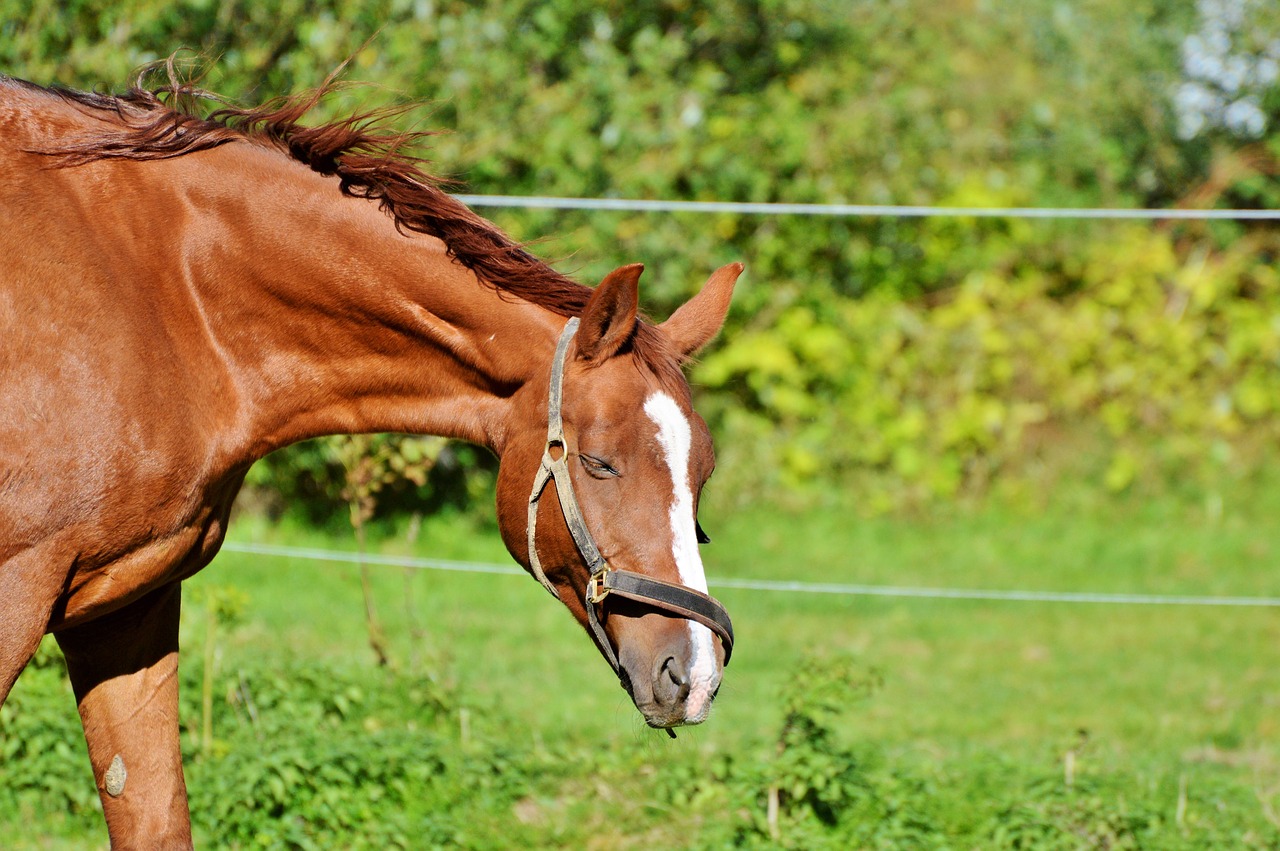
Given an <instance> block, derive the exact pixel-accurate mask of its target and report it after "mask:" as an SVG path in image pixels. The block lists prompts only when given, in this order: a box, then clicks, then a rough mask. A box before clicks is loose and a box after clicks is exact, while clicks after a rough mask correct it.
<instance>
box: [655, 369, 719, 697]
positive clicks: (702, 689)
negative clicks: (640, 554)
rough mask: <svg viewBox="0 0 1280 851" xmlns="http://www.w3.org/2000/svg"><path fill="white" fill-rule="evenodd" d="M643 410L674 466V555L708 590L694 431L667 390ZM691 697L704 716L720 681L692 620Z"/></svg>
mask: <svg viewBox="0 0 1280 851" xmlns="http://www.w3.org/2000/svg"><path fill="white" fill-rule="evenodd" d="M644 412H645V414H646V415H648V417H649V419H651V420H653V421H654V423H656V424H657V426H658V444H659V445H660V446H661V447H662V451H663V454H664V455H665V456H666V460H667V466H668V467H669V468H670V470H671V487H672V500H671V510H670V512H669V515H668V516H669V518H670V522H671V554H672V556H673V557H674V558H675V562H676V570H677V571H678V572H679V574H680V582H681V583H682V584H684V585H687V586H688V587H690V588H692V589H694V590H695V591H701V592H702V593H704V594H705V593H707V576H706V573H705V572H704V571H703V569H702V556H701V555H700V554H699V553H698V533H697V527H696V525H695V524H696V518H695V517H694V513H693V489H692V486H691V485H690V470H689V452H690V447H691V445H692V441H693V433H692V431H691V429H690V427H689V420H688V418H687V417H685V415H684V412H683V411H681V410H680V406H679V405H678V404H676V400H675V399H672V398H671V397H670V396H668V395H667V394H666V393H655V394H654V395H652V396H650V397H649V398H648V399H647V400H646V401H645V403H644ZM689 639H690V640H689V646H690V661H689V699H688V701H687V703H686V709H687V713H688V715H689V718H690V720H693V719H694V718H698V719H699V720H700V718H701V716H702V715H704V714H705V713H706V711H707V709H708V707H709V706H710V702H711V695H712V692H713V691H714V689H715V686H716V654H715V647H714V645H713V644H712V643H711V630H709V629H707V628H706V627H705V626H703V625H702V624H700V623H697V622H695V621H689Z"/></svg>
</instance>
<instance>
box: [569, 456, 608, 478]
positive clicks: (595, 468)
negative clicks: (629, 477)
mask: <svg viewBox="0 0 1280 851" xmlns="http://www.w3.org/2000/svg"><path fill="white" fill-rule="evenodd" d="M578 459H579V460H580V461H582V466H584V467H586V468H587V472H588V473H590V474H591V475H593V476H595V477H596V478H606V477H610V476H617V475H618V471H617V470H615V469H614V468H613V467H612V466H610V465H609V464H608V463H607V462H605V461H601V460H600V459H599V458H593V457H592V456H590V455H583V454H581V453H579V454H578Z"/></svg>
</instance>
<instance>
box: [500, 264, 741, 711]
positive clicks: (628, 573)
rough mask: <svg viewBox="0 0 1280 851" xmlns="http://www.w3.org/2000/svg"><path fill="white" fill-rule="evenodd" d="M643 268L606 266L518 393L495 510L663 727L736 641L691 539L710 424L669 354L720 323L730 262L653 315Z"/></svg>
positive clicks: (675, 356) (708, 690)
mask: <svg viewBox="0 0 1280 851" xmlns="http://www.w3.org/2000/svg"><path fill="white" fill-rule="evenodd" d="M641 270H642V267H641V266H639V265H633V266H624V267H622V268H620V269H617V270H615V271H614V272H612V273H611V274H609V275H608V276H607V277H606V278H605V280H604V281H603V283H601V284H600V286H599V287H597V288H596V290H595V291H594V293H593V294H592V296H591V298H590V300H589V301H588V303H587V305H586V307H585V309H584V310H583V311H582V313H581V316H579V317H575V318H573V319H571V320H570V321H569V322H568V324H567V325H566V326H565V329H564V331H563V332H562V334H561V335H560V342H559V345H558V347H557V351H556V354H555V356H553V358H552V362H551V363H550V364H549V365H548V367H547V370H546V372H545V373H542V375H544V376H545V378H543V379H542V380H539V381H535V382H531V385H532V386H531V387H528V388H526V389H525V390H523V391H521V392H522V394H523V395H524V396H525V398H523V399H520V400H518V404H517V405H516V410H517V411H518V412H519V413H518V415H517V418H516V419H517V420H518V421H517V422H513V423H510V424H509V428H510V432H509V434H510V438H509V440H508V441H507V443H506V445H505V447H504V448H503V450H502V451H501V467H500V472H499V478H498V516H499V525H500V527H501V529H502V534H503V538H504V540H505V541H506V544H507V547H508V549H510V550H511V552H512V554H513V556H515V558H516V559H517V560H518V561H520V562H521V563H522V564H524V565H525V567H526V568H527V569H529V570H530V572H531V573H533V574H534V576H535V577H537V578H538V579H539V580H541V581H542V582H543V584H544V585H545V586H546V587H547V590H549V591H550V592H551V593H552V594H553V595H555V596H556V597H558V598H559V599H560V600H561V602H563V603H564V605H565V606H566V607H567V608H568V609H569V611H570V612H571V613H572V614H573V615H574V617H575V618H577V620H578V622H579V623H581V624H582V625H583V626H584V627H586V628H587V630H588V633H589V634H590V635H591V636H592V637H593V639H594V640H595V642H596V644H597V646H598V647H599V649H600V651H601V654H602V655H603V656H604V657H605V658H606V660H608V661H609V663H610V664H611V665H612V666H613V667H614V669H615V671H616V673H617V675H618V677H619V679H620V681H621V682H622V685H623V687H624V688H626V690H627V691H628V693H629V694H630V695H631V698H632V700H633V701H634V702H635V705H636V708H637V709H639V710H640V712H641V713H642V714H643V715H644V718H645V720H646V721H647V722H648V723H649V725H650V726H653V727H662V728H668V729H669V728H671V727H676V726H680V725H683V724H697V723H700V722H702V721H703V720H705V719H706V717H707V714H708V712H709V711H710V708H711V703H712V700H713V698H714V697H715V694H716V691H717V689H718V688H719V686H720V681H721V677H722V675H723V669H724V665H725V663H726V662H727V661H728V657H729V654H730V653H731V652H732V640H733V638H732V635H733V633H732V627H731V626H730V624H729V620H728V616H727V614H725V613H724V610H723V608H722V607H720V605H719V603H717V602H716V601H715V600H714V599H712V598H710V597H709V596H707V595H706V591H707V586H706V578H705V575H704V572H703V567H702V560H701V557H700V555H699V552H698V544H699V543H700V542H702V540H703V539H704V536H703V534H702V531H701V528H700V527H699V526H698V522H697V509H698V500H699V496H700V494H701V491H702V487H703V485H704V484H705V483H706V481H707V478H708V477H709V476H710V475H711V471H712V468H713V467H714V452H713V449H712V444H711V435H710V432H709V431H708V429H707V425H706V423H705V422H704V421H703V420H702V418H701V417H699V416H698V414H697V413H696V412H694V410H693V407H692V404H691V399H690V391H689V385H688V382H687V381H686V380H685V378H684V375H683V373H682V372H681V369H680V365H681V364H682V363H683V361H684V360H686V359H687V358H688V357H690V356H691V355H692V354H694V353H695V352H696V351H697V350H698V349H700V348H702V347H703V346H704V345H706V344H707V343H708V342H709V341H710V340H711V338H712V337H714V336H715V334H716V333H717V332H718V331H719V329H720V326H721V325H722V324H723V322H724V318H725V314H726V312H727V311H728V306H729V298H730V295H731V294H732V291H733V285H734V282H735V281H736V280H737V278H738V275H739V274H741V272H742V266H741V265H740V264H736V263H735V264H732V265H729V266H725V267H724V268H722V269H720V270H719V271H717V272H716V273H715V274H713V275H712V276H711V278H710V280H709V281H708V282H707V284H706V285H705V286H704V287H703V289H702V290H701V291H700V292H699V293H698V294H697V295H696V296H694V297H693V298H692V299H691V300H690V301H689V302H687V303H686V304H684V305H683V306H682V307H680V309H678V310H677V311H676V312H675V313H674V314H673V315H672V316H671V318H670V319H668V320H667V321H666V322H664V323H662V324H661V325H657V326H655V325H650V324H648V323H647V322H645V321H644V320H643V319H641V318H640V316H639V312H638V282H639V278H640V273H641ZM540 459H541V460H540ZM552 492H554V494H555V497H554V498H546V497H547V496H548V495H549V494H550V493H552Z"/></svg>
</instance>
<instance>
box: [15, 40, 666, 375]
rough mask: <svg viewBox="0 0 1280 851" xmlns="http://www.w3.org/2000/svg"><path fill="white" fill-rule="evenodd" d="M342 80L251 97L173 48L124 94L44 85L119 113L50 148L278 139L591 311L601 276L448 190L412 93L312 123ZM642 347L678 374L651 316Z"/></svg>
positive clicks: (470, 258)
mask: <svg viewBox="0 0 1280 851" xmlns="http://www.w3.org/2000/svg"><path fill="white" fill-rule="evenodd" d="M158 68H164V69H165V70H167V79H166V80H165V81H164V82H163V83H162V84H161V85H159V86H157V87H154V88H148V87H146V86H145V85H144V81H145V79H146V78H147V76H148V74H150V73H152V72H154V71H156V70H157V69H158ZM38 88H41V87H38ZM334 88H335V84H334V83H333V80H332V78H330V79H329V80H326V81H325V83H324V84H322V85H321V86H320V87H319V88H318V89H316V90H315V91H312V92H308V93H305V94H301V95H294V96H291V97H282V98H277V99H274V100H271V101H268V102H267V103H265V104H262V105H261V106H257V107H253V108H243V107H239V106H234V105H232V104H231V103H230V102H229V101H228V100H226V99H225V98H223V97H221V96H219V95H216V94H213V93H211V92H208V91H205V90H203V89H201V88H198V87H197V86H196V85H195V84H194V83H191V82H187V81H184V80H182V79H180V78H179V76H178V74H177V73H176V71H175V68H174V63H173V60H172V58H171V59H170V60H169V61H168V62H163V63H157V64H155V65H152V66H148V67H147V68H144V69H143V71H142V72H141V73H139V74H138V76H137V77H136V79H135V80H134V83H133V84H132V86H131V87H130V88H129V90H128V91H127V92H125V93H124V94H120V95H109V94H100V93H93V92H83V91H78V90H75V89H69V88H64V87H60V86H54V87H50V88H45V89H44V91H47V92H51V93H52V94H55V95H57V96H58V97H61V98H62V99H64V100H66V101H69V102H71V103H74V104H77V105H79V106H82V107H87V108H88V109H90V110H93V111H96V112H101V113H109V115H108V116H107V117H108V119H109V122H108V123H109V125H110V126H109V127H107V128H104V129H100V130H97V129H96V130H94V131H93V132H92V133H90V134H87V135H85V136H82V137H80V138H78V139H75V140H73V141H71V142H68V143H66V144H63V145H59V146H52V147H48V148H43V149H42V150H41V151H40V153H42V154H44V155H46V156H48V157H50V158H51V160H52V162H53V164H54V165H55V166H59V167H73V166H78V165H85V164H87V163H91V162H96V161H99V160H107V159H128V160H139V161H147V160H159V159H170V158H173V157H181V156H184V155H186V154H190V153H194V152H196V151H202V150H207V149H209V148H214V147H218V146H219V145H224V144H227V143H228V142H234V141H249V142H253V143H256V144H261V145H266V146H269V147H274V148H276V149H279V150H281V151H283V152H284V153H286V154H288V155H289V156H291V157H292V158H293V159H295V160H297V161H298V162H301V163H303V164H305V165H307V166H308V167H310V168H311V169H312V170H314V171H316V172H319V173H320V174H323V175H326V176H336V177H337V178H338V179H339V181H340V188H341V191H342V193H343V194H345V195H349V196H352V197H356V198H367V199H370V200H374V201H377V202H378V204H379V207H380V208H381V209H382V210H384V211H386V212H387V213H389V214H390V215H391V217H392V219H393V220H394V221H395V225H396V228H397V229H399V230H400V231H401V232H405V231H412V232H416V233H421V234H426V235H429V236H433V237H436V238H438V239H440V240H441V241H442V242H444V244H445V247H446V250H447V252H448V254H449V256H450V257H451V258H452V259H453V260H454V261H456V262H458V263H461V264H462V265H463V266H465V267H466V268H468V269H470V270H471V271H472V272H474V273H475V274H476V276H477V277H478V278H480V280H481V281H482V282H483V283H485V284H487V285H488V286H490V287H492V288H493V289H495V290H497V291H498V293H499V294H500V295H501V294H507V295H510V296H514V297H516V298H520V299H523V300H525V301H529V302H532V303H534V304H536V305H539V306H540V307H543V308H546V309H547V310H550V311H552V312H553V313H556V314H558V315H560V316H566V317H569V316H579V315H581V314H582V311H583V309H584V308H585V307H586V304H587V301H588V300H589V299H590V297H591V293H592V290H591V288H589V287H586V286H583V285H581V284H579V283H577V282H575V281H574V280H572V279H571V278H569V277H567V276H566V275H563V274H561V273H560V272H557V271H556V270H555V269H553V268H551V267H550V266H549V265H547V264H546V263H545V262H543V261H542V260H539V259H538V258H537V257H535V256H534V255H532V254H530V253H529V252H528V251H526V250H525V249H524V247H523V246H521V245H520V244H519V243H517V242H515V241H514V240H512V239H511V238H510V237H509V236H508V235H507V234H505V233H503V232H502V230H501V229H499V228H498V227H497V226H496V225H494V224H493V223H492V222H489V221H488V220H486V219H484V218H483V217H481V216H479V215H477V214H476V213H475V212H474V211H472V210H471V209H470V208H469V207H467V206H466V205H465V204H463V203H462V202H460V201H458V200H457V199H455V198H454V197H452V196H451V195H449V194H448V193H447V192H445V191H444V189H443V188H442V187H444V186H447V185H450V184H451V183H452V181H449V180H447V179H444V178H440V177H436V176H433V175H431V174H429V173H428V172H427V171H426V170H425V166H426V165H427V160H426V159H425V158H424V157H422V156H420V155H418V154H415V153H413V151H414V150H415V149H417V148H419V147H420V146H421V144H422V143H423V142H424V141H425V140H426V139H427V138H429V137H430V136H431V135H433V134H432V133H430V132H424V131H400V130H396V129H394V128H393V127H392V126H391V120H392V119H395V118H397V117H399V116H400V115H402V114H403V113H405V112H406V111H408V110H409V109H411V108H412V106H413V105H409V106H391V107H386V108H382V109H378V110H372V111H369V112H363V113H358V114H355V115H352V116H349V117H347V118H342V119H338V120H335V121H332V122H329V123H327V124H320V125H317V126H307V125H304V124H303V123H302V119H303V117H304V116H305V115H306V114H307V113H308V112H310V111H311V109H313V108H314V107H315V106H316V105H317V104H318V103H320V101H321V100H323V98H324V97H325V95H327V94H329V93H330V92H331V91H332V90H333V89H334ZM210 102H212V103H215V104H217V105H218V106H217V108H216V109H214V110H213V111H211V112H209V113H208V114H207V115H201V105H202V104H206V103H210ZM632 348H633V349H634V351H635V353H636V354H637V356H638V357H640V358H641V360H643V361H644V362H645V363H647V364H648V365H649V366H650V367H652V368H653V369H654V370H655V371H656V372H657V374H658V375H659V376H660V377H661V378H662V379H663V381H664V383H666V382H667V381H669V380H670V379H673V378H675V375H678V374H679V363H680V358H679V356H678V355H677V354H676V353H674V351H673V350H672V348H671V346H670V345H669V344H668V342H667V340H666V337H665V335H663V334H661V333H658V331H657V329H656V328H655V327H654V326H653V325H651V324H650V323H648V322H647V321H641V322H640V323H638V326H637V328H636V333H635V335H633V337H632ZM673 366H674V367H675V370H674V372H675V374H673V372H672V367H673Z"/></svg>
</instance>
